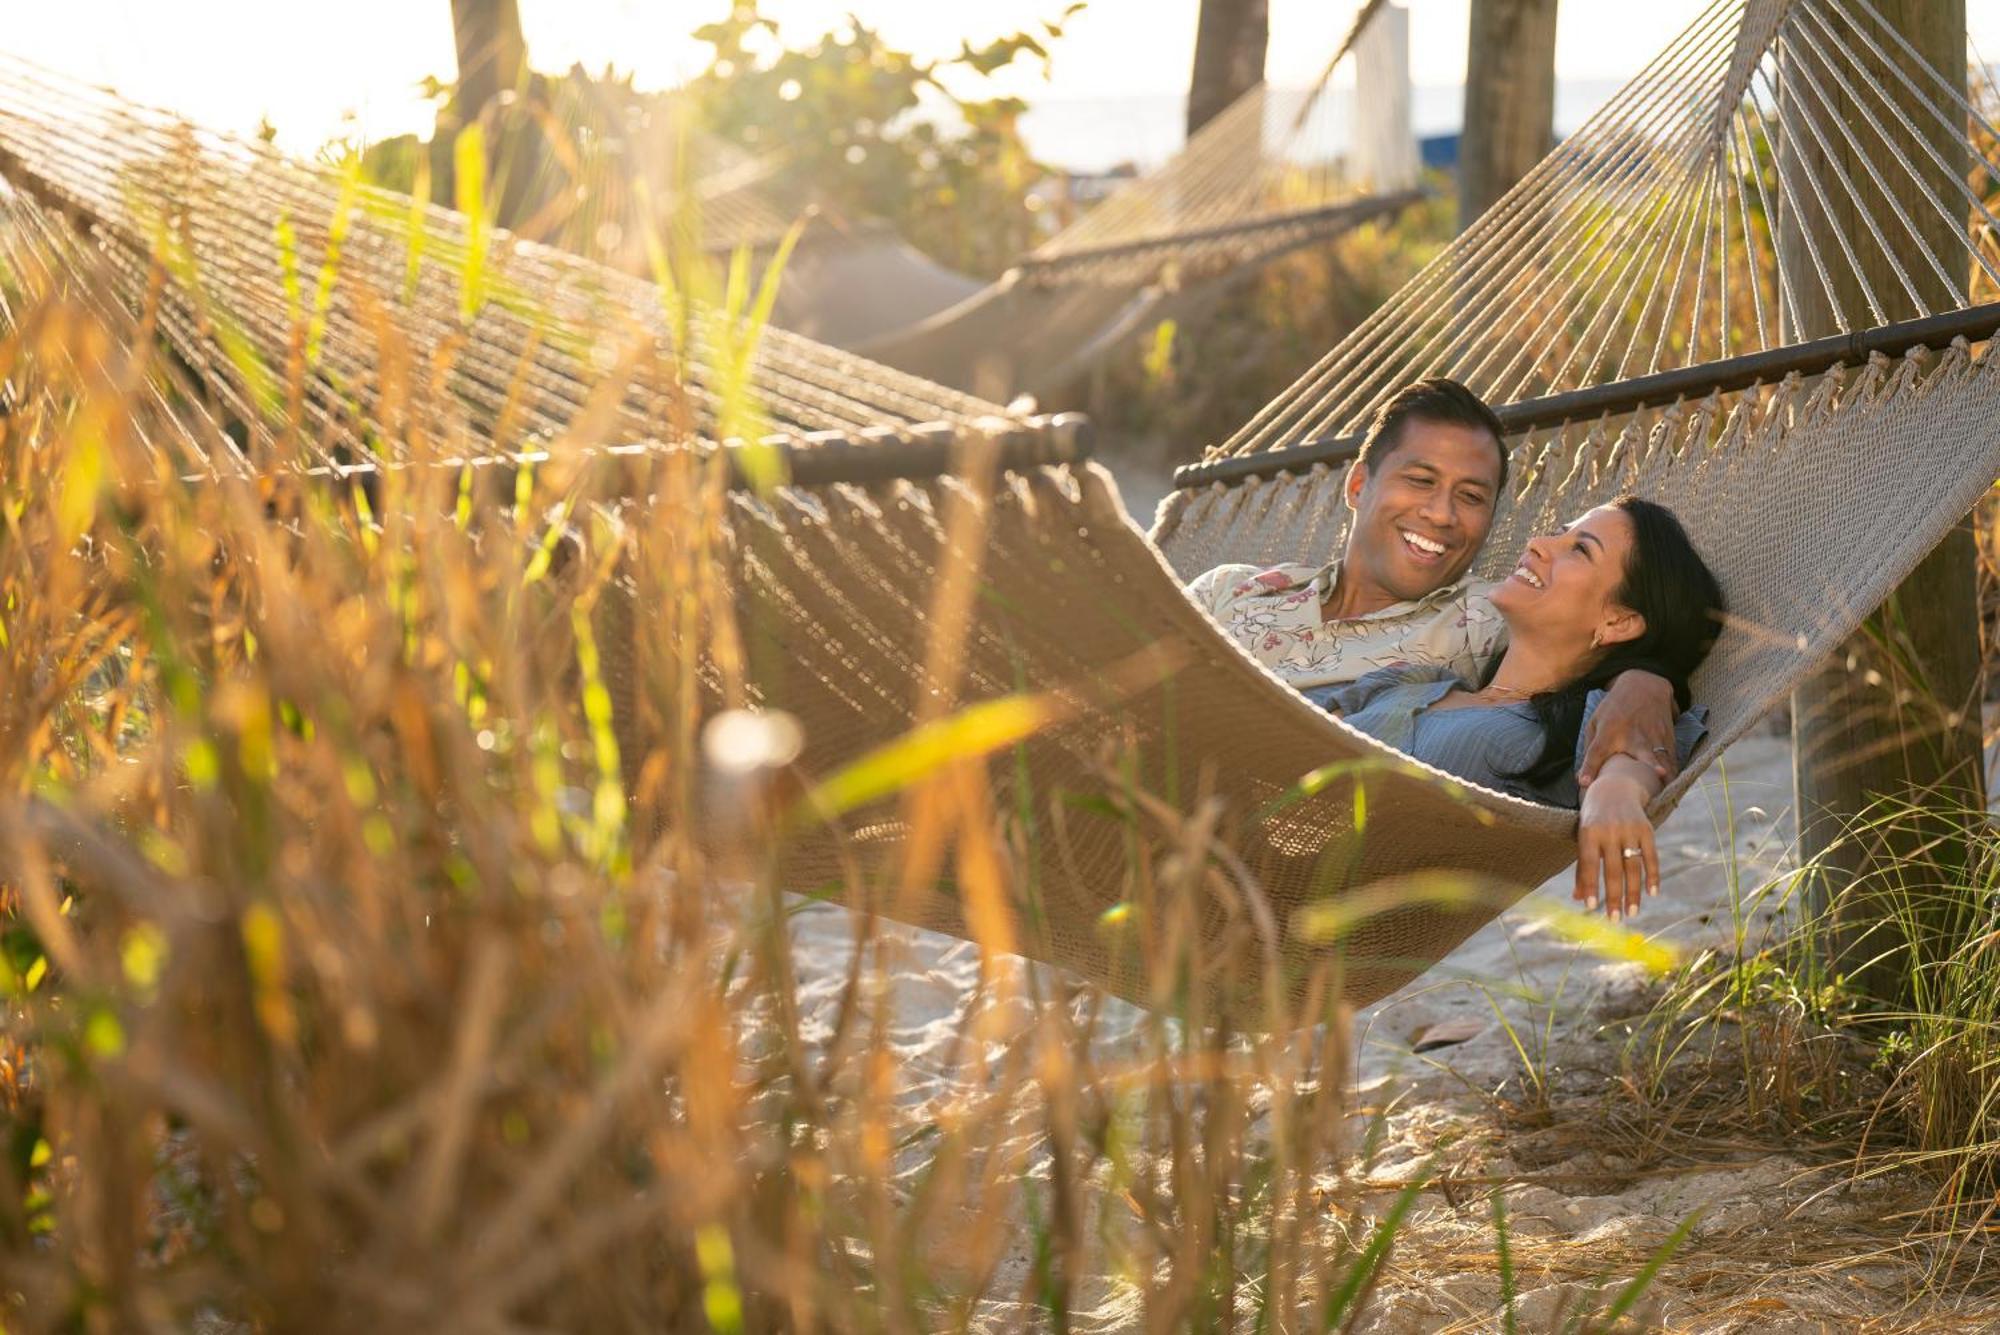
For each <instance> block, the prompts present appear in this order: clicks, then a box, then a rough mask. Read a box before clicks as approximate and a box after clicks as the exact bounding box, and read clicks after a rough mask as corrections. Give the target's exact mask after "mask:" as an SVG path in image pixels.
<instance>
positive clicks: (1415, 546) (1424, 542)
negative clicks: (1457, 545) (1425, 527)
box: [1397, 528, 1451, 565]
mask: <svg viewBox="0 0 2000 1335" xmlns="http://www.w3.org/2000/svg"><path fill="white" fill-rule="evenodd" d="M1397 532H1398V533H1400V534H1401V535H1402V539H1403V546H1404V548H1405V549H1406V550H1407V551H1408V552H1409V553H1410V555H1411V557H1412V558H1414V559H1415V560H1416V561H1417V562H1418V563H1419V564H1422V565H1430V564H1431V563H1432V562H1435V561H1442V560H1443V559H1444V556H1445V553H1446V552H1448V551H1450V550H1451V549H1450V548H1449V547H1447V546H1446V545H1445V544H1444V543H1442V542H1439V541H1438V540H1437V539H1436V538H1432V537H1428V536H1426V535H1424V534H1422V533H1418V532H1415V531H1414V530H1411V529H1407V528H1405V529H1398V530H1397Z"/></svg>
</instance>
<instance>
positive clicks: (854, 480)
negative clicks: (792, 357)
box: [302, 413, 1095, 491]
mask: <svg viewBox="0 0 2000 1335" xmlns="http://www.w3.org/2000/svg"><path fill="white" fill-rule="evenodd" d="M982 429H984V430H988V431H990V433H991V437H992V439H994V440H995V441H997V442H998V445H999V460H998V466H999V468H1000V469H1001V471H1003V472H1005V471H1014V472H1020V471H1023V470H1026V469H1030V468H1038V467H1042V466H1045V465H1052V464H1075V463H1082V462H1083V461H1084V460H1085V459H1088V458H1089V457H1090V455H1091V450H1092V448H1093V446H1094V444H1095V433H1094V431H1093V429H1092V427H1091V423H1090V419H1089V418H1087V417H1085V416H1084V415H1083V414H1082V413H1055V414H1052V415H1046V416H1039V417H1028V418H1019V419H1016V418H999V419H995V420H993V421H992V422H990V423H982V424H976V425H975V426H973V427H971V428H960V427H959V426H957V425H956V424H954V423H951V422H926V423H922V424H920V425H917V426H912V427H902V428H897V427H886V426H883V427H866V428H863V429H862V430H860V431H855V432H851V433H850V432H845V431H813V432H806V433H803V434H789V435H775V436H767V437H765V438H764V439H763V441H762V442H761V444H762V445H764V446H766V447H768V448H772V449H776V450H778V451H779V452H780V453H781V455H782V456H783V458H784V461H785V478H786V481H787V483H788V484H789V485H792V486H799V487H825V486H834V485H838V484H841V483H850V484H854V485H857V486H867V485H870V484H874V483H882V482H897V481H911V482H920V481H927V480H929V479H931V478H937V477H943V476H944V475H945V474H947V473H951V472H954V471H956V470H957V469H958V468H959V467H960V466H961V465H962V464H963V462H964V460H963V456H962V453H961V451H962V448H963V446H964V445H965V444H966V443H968V441H969V438H970V436H971V434H972V432H974V431H978V430H982ZM658 448H661V447H659V446H657V445H652V444H646V443H639V444H631V445H614V446H611V447H608V448H606V449H602V450H598V451H595V452H596V453H599V454H604V455H610V456H613V457H616V456H619V455H640V454H644V453H647V452H649V451H651V450H654V449H658ZM717 448H718V447H717V446H714V445H705V444H698V445H696V446H695V447H694V450H695V452H696V453H697V454H706V453H712V452H713V451H714V450H715V449H717ZM719 448H720V449H721V450H722V452H723V453H724V454H725V455H726V456H728V459H729V485H730V487H731V488H732V489H734V490H738V491H744V490H749V489H750V487H751V485H752V484H751V481H750V478H749V475H748V470H747V469H746V466H745V465H744V463H743V456H744V452H745V450H746V448H747V447H746V446H745V445H744V444H743V442H741V441H730V442H728V443H726V444H724V445H722V446H720V447H719ZM549 458H550V455H549V453H548V451H546V450H517V451H514V452H511V453H506V454H484V455H473V456H469V457H458V458H449V459H435V460H426V461H424V462H422V463H414V464H413V463H391V464H388V465H387V467H388V468H391V469H395V468H409V467H429V468H445V469H451V470H453V471H456V470H458V469H461V468H471V469H474V470H479V471H481V472H487V471H488V470H491V471H490V476H492V477H493V478H494V479H496V480H497V481H498V483H499V484H500V486H501V487H502V488H503V489H506V490H511V481H512V478H513V475H514V474H515V472H516V471H518V470H519V469H521V468H523V467H527V466H530V465H535V464H541V463H545V462H547V461H548V459H549ZM383 467H384V465H382V464H378V463H376V462H374V461H372V460H363V461H360V462H356V463H352V464H331V465H324V464H323V465H319V466H317V467H314V468H309V469H305V470H302V473H303V476H306V477H314V478H325V479H328V480H332V481H340V482H346V481H355V482H358V483H360V484H361V485H362V486H363V487H364V488H366V487H368V486H370V485H371V479H373V478H374V477H375V476H376V475H377V474H379V473H380V472H381V471H382V469H383Z"/></svg>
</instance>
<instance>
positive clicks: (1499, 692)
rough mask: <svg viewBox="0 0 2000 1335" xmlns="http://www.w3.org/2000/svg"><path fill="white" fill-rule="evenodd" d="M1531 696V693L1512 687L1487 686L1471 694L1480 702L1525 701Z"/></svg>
mask: <svg viewBox="0 0 2000 1335" xmlns="http://www.w3.org/2000/svg"><path fill="white" fill-rule="evenodd" d="M1533 694H1534V692H1533V691H1524V690H1521V689H1519V688H1518V687H1514V686H1487V687H1483V688H1481V689H1480V690H1477V691H1474V692H1473V695H1474V696H1475V697H1476V698H1478V699H1481V700H1503V701H1504V700H1526V699H1528V698H1529V697H1530V696H1532V695H1533Z"/></svg>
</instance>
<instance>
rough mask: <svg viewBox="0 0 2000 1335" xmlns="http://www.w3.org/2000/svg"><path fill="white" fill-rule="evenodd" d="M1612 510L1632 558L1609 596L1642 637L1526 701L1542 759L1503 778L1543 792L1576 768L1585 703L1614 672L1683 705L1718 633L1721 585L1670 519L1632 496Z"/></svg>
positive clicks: (1663, 510)
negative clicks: (1662, 686)
mask: <svg viewBox="0 0 2000 1335" xmlns="http://www.w3.org/2000/svg"><path fill="white" fill-rule="evenodd" d="M1612 505H1613V506H1614V507H1615V508H1617V509H1620V510H1623V511H1624V512H1625V514H1626V517H1627V518H1629V519H1630V520H1631V521H1632V551H1631V554H1630V555H1629V556H1628V557H1626V559H1625V577H1624V580H1623V581H1622V582H1621V583H1620V584H1619V586H1618V590H1617V592H1616V593H1614V594H1613V595H1612V596H1613V598H1614V599H1615V600H1616V601H1617V602H1618V603H1619V604H1620V605H1621V606H1624V607H1629V608H1630V609H1632V610H1633V611H1634V612H1637V613H1638V614H1639V615H1640V617H1641V618H1643V619H1644V620H1645V623H1646V629H1645V630H1644V631H1643V632H1642V633H1641V634H1640V635H1639V636H1638V638H1636V639H1631V640H1625V641H1622V642H1620V643H1618V644H1614V645H1611V646H1610V647H1609V648H1607V649H1606V650H1605V651H1604V652H1603V654H1601V655H1600V656H1599V657H1598V658H1597V660H1596V661H1595V662H1593V663H1592V664H1591V665H1590V666H1589V667H1588V668H1586V669H1584V671H1583V673H1582V675H1580V676H1578V677H1577V678H1576V679H1575V680H1573V681H1571V682H1569V683H1568V684H1567V685H1564V686H1561V687H1558V688H1557V689H1556V690H1553V691H1544V692H1543V693H1542V694H1540V695H1537V696H1535V697H1533V698H1532V699H1531V700H1529V702H1528V703H1529V704H1530V705H1532V706H1533V708H1534V711H1535V717H1536V719H1537V720H1538V721H1539V722H1540V723H1541V725H1542V737H1543V742H1542V754H1541V755H1540V757H1538V758H1537V759H1536V761H1535V763H1534V764H1532V765H1530V766H1528V768H1526V769H1524V770H1522V771H1521V772H1520V773H1518V774H1513V775H1509V776H1508V777H1509V778H1514V779H1521V780H1524V781H1526V782H1528V783H1537V784H1545V783H1552V782H1555V781H1557V780H1559V779H1561V778H1562V776H1563V775H1564V774H1566V773H1568V772H1569V771H1570V770H1571V769H1572V768H1573V767H1574V766H1575V764H1576V739H1577V734H1579V733H1580V732H1582V731H1583V707H1584V704H1585V702H1586V701H1588V700H1589V698H1590V693H1591V692H1592V691H1594V690H1597V689H1599V688H1601V687H1606V686H1609V685H1610V684H1611V683H1612V681H1613V680H1614V679H1616V678H1617V676H1618V674H1619V673H1621V672H1624V671H1626V670H1628V669H1631V668H1639V669H1642V670H1644V671H1647V672H1652V673H1656V674H1658V675H1660V676H1664V677H1665V678H1666V679H1667V680H1668V681H1669V682H1671V683H1673V687H1674V698H1675V699H1677V700H1685V699H1686V698H1687V689H1688V678H1690V677H1692V676H1693V675H1694V670H1695V669H1696V668H1698V667H1700V666H1701V661H1702V660H1703V659H1704V658H1706V657H1708V651H1709V649H1710V648H1711V647H1712V646H1713V645H1714V644H1715V637H1716V633H1717V632H1718V631H1720V630H1721V629H1722V613H1723V606H1724V605H1723V600H1722V585H1721V584H1719V583H1717V582H1716V578H1715V575H1714V573H1713V572H1711V571H1710V570H1709V568H1708V565H1707V564H1706V563H1705V562H1704V561H1703V560H1702V559H1701V553H1699V552H1697V551H1696V550H1695V549H1694V543H1693V542H1692V541H1690V540H1689V538H1688V535H1687V530H1686V529H1684V528H1682V527H1681V521H1680V520H1679V519H1677V518H1675V517H1674V512H1673V511H1672V510H1669V509H1667V507H1666V506H1664V505H1656V504H1654V503H1653V502H1652V501H1647V500H1641V499H1640V498H1639V497H1637V496H1620V497H1619V498H1618V499H1617V500H1615V501H1613V502H1612ZM1498 666H1499V662H1498V660H1497V659H1496V660H1495V662H1494V664H1493V667H1492V668H1489V669H1488V670H1487V676H1488V678H1489V679H1490V678H1491V676H1492V672H1493V668H1497V667H1498Z"/></svg>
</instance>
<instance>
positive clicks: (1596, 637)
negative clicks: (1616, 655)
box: [1590, 630, 1604, 649]
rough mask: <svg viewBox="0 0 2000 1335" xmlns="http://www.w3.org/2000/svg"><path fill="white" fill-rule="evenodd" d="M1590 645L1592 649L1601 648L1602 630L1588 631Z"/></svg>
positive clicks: (1602, 642)
mask: <svg viewBox="0 0 2000 1335" xmlns="http://www.w3.org/2000/svg"><path fill="white" fill-rule="evenodd" d="M1590 647H1591V648H1593V649H1602V648H1603V647H1604V632H1603V631H1602V630H1594V631H1592V632H1590Z"/></svg>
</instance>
